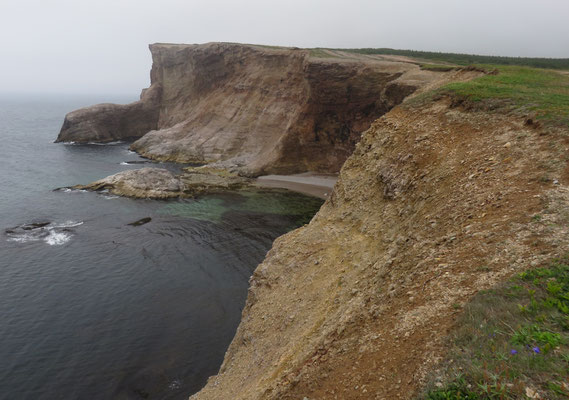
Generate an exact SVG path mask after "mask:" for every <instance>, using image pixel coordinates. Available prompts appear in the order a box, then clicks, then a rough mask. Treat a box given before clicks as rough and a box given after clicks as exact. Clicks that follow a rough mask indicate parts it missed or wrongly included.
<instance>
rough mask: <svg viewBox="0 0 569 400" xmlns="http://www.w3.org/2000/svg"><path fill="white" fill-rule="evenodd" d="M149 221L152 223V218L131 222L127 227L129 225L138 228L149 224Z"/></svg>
mask: <svg viewBox="0 0 569 400" xmlns="http://www.w3.org/2000/svg"><path fill="white" fill-rule="evenodd" d="M150 221H152V218H150V217H144V218H141V219H139V220H138V221H134V222H131V223H130V224H127V225H130V226H140V225H144V224H147V223H149V222H150Z"/></svg>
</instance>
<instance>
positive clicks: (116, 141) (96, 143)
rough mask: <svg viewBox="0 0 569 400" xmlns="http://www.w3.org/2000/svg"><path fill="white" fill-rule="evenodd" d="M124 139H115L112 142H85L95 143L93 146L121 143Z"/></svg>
mask: <svg viewBox="0 0 569 400" xmlns="http://www.w3.org/2000/svg"><path fill="white" fill-rule="evenodd" d="M123 143H124V141H122V140H115V141H114V142H105V143H98V142H88V143H87V144H90V145H95V146H114V145H117V144H123Z"/></svg>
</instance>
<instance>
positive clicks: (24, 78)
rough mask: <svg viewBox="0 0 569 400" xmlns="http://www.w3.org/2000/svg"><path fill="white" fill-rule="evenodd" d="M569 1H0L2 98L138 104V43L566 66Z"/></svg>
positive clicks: (142, 80) (141, 65)
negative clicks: (437, 54) (436, 54)
mask: <svg viewBox="0 0 569 400" xmlns="http://www.w3.org/2000/svg"><path fill="white" fill-rule="evenodd" d="M568 21H569V0H476V1H473V0H429V1H426V0H344V1H339V0H286V1H283V0H241V1H230V0H153V1H148V0H89V1H86V0H0V93H2V92H4V93H61V94H66V93H67V94H71V93H77V94H127V95H133V94H134V95H138V94H139V93H140V90H141V89H142V88H144V87H147V86H148V85H149V83H150V78H149V71H150V67H151V58H150V52H149V50H148V44H150V43H157V42H167V43H206V42H213V41H226V42H242V43H256V44H267V45H282V46H297V47H333V48H354V47H390V48H396V49H414V50H427V51H443V52H460V53H473V54H486V55H506V56H524V57H563V58H567V57H569V22H568Z"/></svg>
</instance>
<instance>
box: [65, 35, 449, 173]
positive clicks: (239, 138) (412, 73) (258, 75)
mask: <svg viewBox="0 0 569 400" xmlns="http://www.w3.org/2000/svg"><path fill="white" fill-rule="evenodd" d="M150 50H151V53H152V61H153V65H152V71H151V86H150V88H149V89H147V90H146V91H145V92H143V95H142V96H141V100H140V101H138V102H136V103H132V104H129V105H111V104H103V105H97V106H93V107H88V108H85V109H82V110H78V111H74V112H72V113H70V114H68V115H67V116H66V118H65V122H64V124H63V127H62V129H61V132H60V134H59V136H58V138H57V141H74V142H93V141H101V142H104V141H112V140H119V139H128V138H139V140H137V141H136V142H134V143H133V144H132V149H134V150H135V151H137V152H139V153H140V154H142V155H143V156H145V157H149V158H152V159H157V160H170V161H177V162H201V163H209V162H217V164H216V165H217V166H221V167H225V168H230V169H234V170H237V171H239V172H240V173H243V174H246V175H259V174H263V173H295V172H304V171H325V172H337V171H338V170H339V169H340V167H341V165H342V164H343V163H344V161H345V160H346V158H347V157H348V156H349V155H350V154H351V152H352V151H353V148H354V146H355V144H356V143H357V141H358V140H359V138H360V134H361V132H363V131H364V130H366V129H367V128H368V127H369V126H370V124H371V122H372V121H374V120H375V119H377V118H378V117H380V116H381V115H383V114H384V113H386V112H387V111H388V110H390V109H391V108H392V107H393V106H395V105H397V104H399V103H401V101H403V99H404V98H405V97H406V96H408V95H409V94H411V93H413V92H414V91H415V90H416V89H417V88H420V87H422V86H424V85H426V84H428V83H430V82H432V81H433V80H436V79H438V77H439V76H440V73H436V72H429V71H421V70H420V69H419V67H418V66H417V65H415V64H413V63H409V62H399V61H386V60H383V59H382V58H380V57H368V56H355V55H347V54H344V53H341V52H332V51H319V52H316V53H315V52H313V51H310V50H301V49H285V48H283V49H280V48H267V47H261V46H252V45H240V44H229V43H209V44H204V45H176V44H154V45H151V46H150Z"/></svg>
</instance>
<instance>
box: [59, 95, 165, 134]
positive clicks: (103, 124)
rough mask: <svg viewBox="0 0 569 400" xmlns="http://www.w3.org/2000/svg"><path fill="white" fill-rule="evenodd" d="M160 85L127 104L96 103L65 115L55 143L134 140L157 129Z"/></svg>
mask: <svg viewBox="0 0 569 400" xmlns="http://www.w3.org/2000/svg"><path fill="white" fill-rule="evenodd" d="M160 91H161V90H160V86H159V85H154V86H152V87H151V88H149V89H146V90H144V91H143V92H142V94H141V96H140V100H139V101H137V102H134V103H131V104H127V105H120V104H98V105H95V106H91V107H86V108H82V109H79V110H76V111H73V112H70V113H69V114H67V115H66V116H65V120H64V121H63V126H62V127H61V132H60V133H59V136H58V137H57V140H56V142H76V143H89V142H97V143H104V142H112V141H116V140H129V139H136V138H139V137H141V136H142V135H144V134H145V133H146V132H148V131H149V130H152V129H156V128H157V127H158V115H159V100H160Z"/></svg>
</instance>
